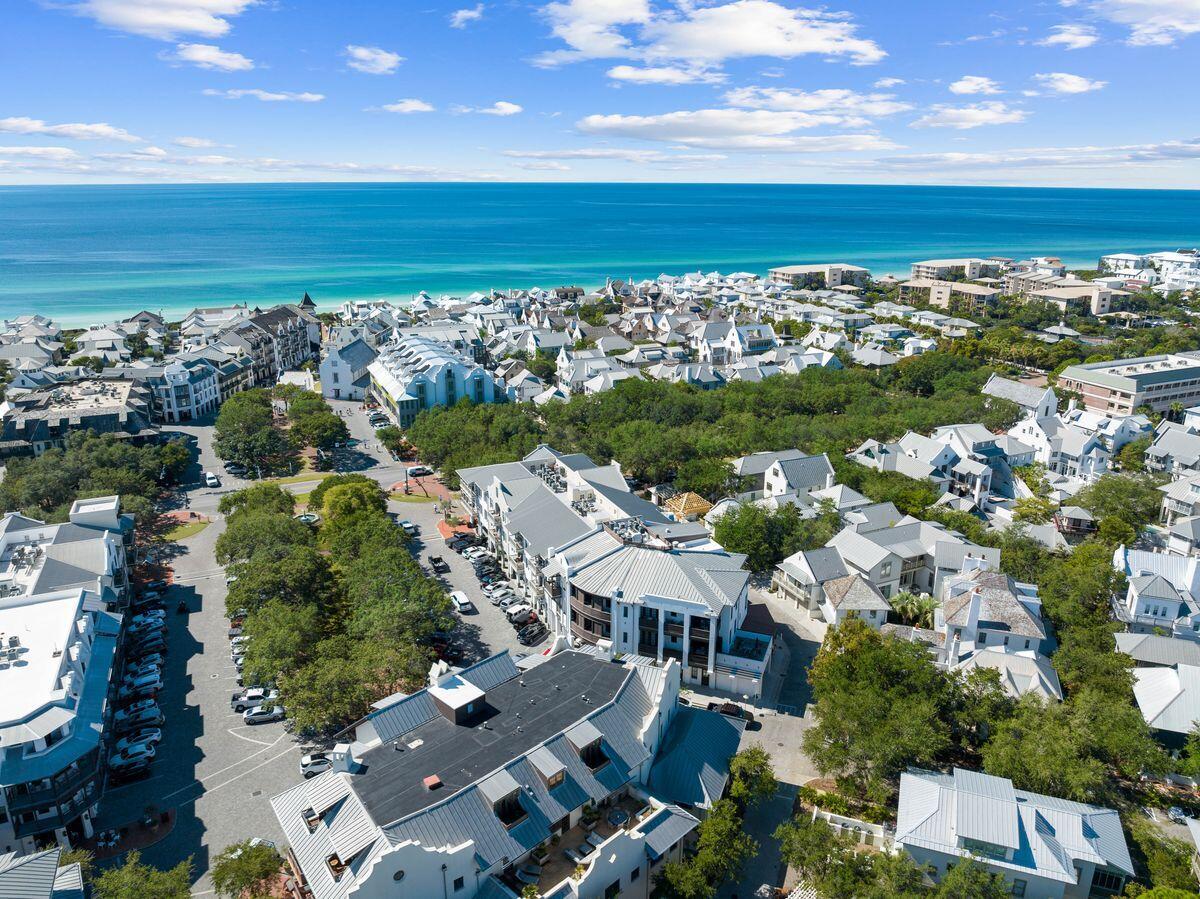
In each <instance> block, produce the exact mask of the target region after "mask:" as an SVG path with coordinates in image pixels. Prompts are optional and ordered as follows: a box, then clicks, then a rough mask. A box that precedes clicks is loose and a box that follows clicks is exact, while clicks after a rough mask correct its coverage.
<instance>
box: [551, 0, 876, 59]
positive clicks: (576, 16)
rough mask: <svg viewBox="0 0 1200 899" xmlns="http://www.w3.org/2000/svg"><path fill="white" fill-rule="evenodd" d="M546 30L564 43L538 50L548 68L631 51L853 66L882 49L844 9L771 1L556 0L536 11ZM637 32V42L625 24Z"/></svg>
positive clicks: (664, 56)
mask: <svg viewBox="0 0 1200 899" xmlns="http://www.w3.org/2000/svg"><path fill="white" fill-rule="evenodd" d="M542 13H543V15H544V16H545V17H546V19H547V20H548V21H549V22H550V27H551V31H552V33H553V34H554V36H555V37H557V38H559V39H560V40H561V41H563V43H565V44H566V45H567V47H566V49H559V50H551V51H548V52H546V53H542V54H540V55H539V56H537V57H536V58H535V60H534V62H535V63H536V64H538V65H543V66H554V65H560V64H562V63H567V62H574V61H577V60H583V59H608V58H612V57H618V56H621V57H629V56H634V55H638V56H640V57H642V58H644V59H646V60H648V61H649V62H651V63H666V62H679V63H683V64H684V67H685V68H692V69H696V68H709V67H713V66H716V65H719V64H720V63H722V62H724V61H725V60H728V59H739V58H745V57H756V56H770V57H778V58H782V59H791V58H794V57H797V56H805V55H810V54H812V55H820V56H824V57H827V58H839V57H840V58H845V59H849V60H850V61H851V62H853V63H855V64H858V65H866V64H869V63H874V62H878V61H879V60H881V59H883V57H884V56H886V55H887V54H886V53H885V52H884V51H883V49H882V48H881V47H880V46H879V45H878V44H877V43H875V42H874V41H872V40H869V39H867V38H863V37H860V36H859V34H858V25H857V24H856V23H855V22H854V21H852V19H851V18H850V16H849V15H848V14H846V13H840V12H828V11H826V10H823V9H809V8H805V7H797V8H792V7H789V6H785V5H783V4H782V3H778V2H775V0H732V2H729V3H719V2H718V3H716V4H713V5H709V4H707V3H695V2H692V0H676V2H675V7H674V8H658V9H651V7H650V4H649V3H648V0H559V2H554V3H550V4H548V5H547V6H546V7H544V9H543V10H542ZM623 29H628V30H636V32H637V33H636V37H637V43H636V44H635V43H634V40H633V37H632V36H631V35H630V34H628V33H627V32H626V30H623Z"/></svg>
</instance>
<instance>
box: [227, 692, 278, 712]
mask: <svg viewBox="0 0 1200 899" xmlns="http://www.w3.org/2000/svg"><path fill="white" fill-rule="evenodd" d="M278 698H279V691H278V690H268V689H267V688H266V687H251V688H250V689H249V690H243V691H242V692H240V693H234V694H233V696H231V697H230V699H229V707H230V708H231V709H233V711H235V712H244V711H246V709H252V708H254V707H255V706H260V705H264V704H268V705H269V704H273V703H274V701H275V700H276V699H278Z"/></svg>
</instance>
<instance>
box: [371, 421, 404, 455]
mask: <svg viewBox="0 0 1200 899" xmlns="http://www.w3.org/2000/svg"><path fill="white" fill-rule="evenodd" d="M375 439H376V440H378V441H379V442H380V443H382V444H383V445H384V446H385V447H387V448H388V449H389V450H391V451H392V452H393V453H398V452H400V450H401V449H403V447H404V444H405V440H404V432H403V431H401V430H400V429H399V428H398V427H396V426H395V425H385V426H384V427H382V428H380V429H379V430H377V431H376V432H375Z"/></svg>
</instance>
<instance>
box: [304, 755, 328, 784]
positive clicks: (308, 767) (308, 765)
mask: <svg viewBox="0 0 1200 899" xmlns="http://www.w3.org/2000/svg"><path fill="white" fill-rule="evenodd" d="M332 767H333V762H332V761H330V760H329V756H327V755H325V753H323V752H313V753H310V754H309V755H302V756H300V773H301V774H303V775H304V778H305V780H307V779H308V778H310V777H316V776H317V775H318V774H324V773H325V772H326V771H328V770H330V769H331V768H332Z"/></svg>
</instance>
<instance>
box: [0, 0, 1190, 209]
mask: <svg viewBox="0 0 1200 899" xmlns="http://www.w3.org/2000/svg"><path fill="white" fill-rule="evenodd" d="M1198 50H1200V0H1040V2H1025V0H990V2H989V0H953V2H951V0H856V2H850V0H828V2H827V3H826V4H825V5H817V4H816V3H815V2H814V3H813V4H812V5H808V4H797V3H793V2H789V0H551V2H543V0H528V2H523V0H483V2H479V3H471V0H454V2H430V0H388V2H384V0H373V2H372V0H2V2H0V183H3V184H48V183H131V182H139V183H142V182H145V183H153V182H222V181H233V182H246V181H251V182H255V181H474V180H480V181H649V182H664V181H681V182H688V181H691V182H716V181H722V182H803V183H886V184H978V185H1033V186H1040V185H1047V186H1079V187H1088V186H1095V187H1123V188H1138V187H1150V188H1187V189H1197V188H1200V119H1198V117H1197V116H1196V115H1195V113H1194V111H1193V108H1192V103H1191V94H1192V93H1193V91H1194V87H1195V85H1196V84H1197V83H1200V53H1198V52H1197V51H1198ZM1181 103H1182V105H1180V104H1181Z"/></svg>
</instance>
